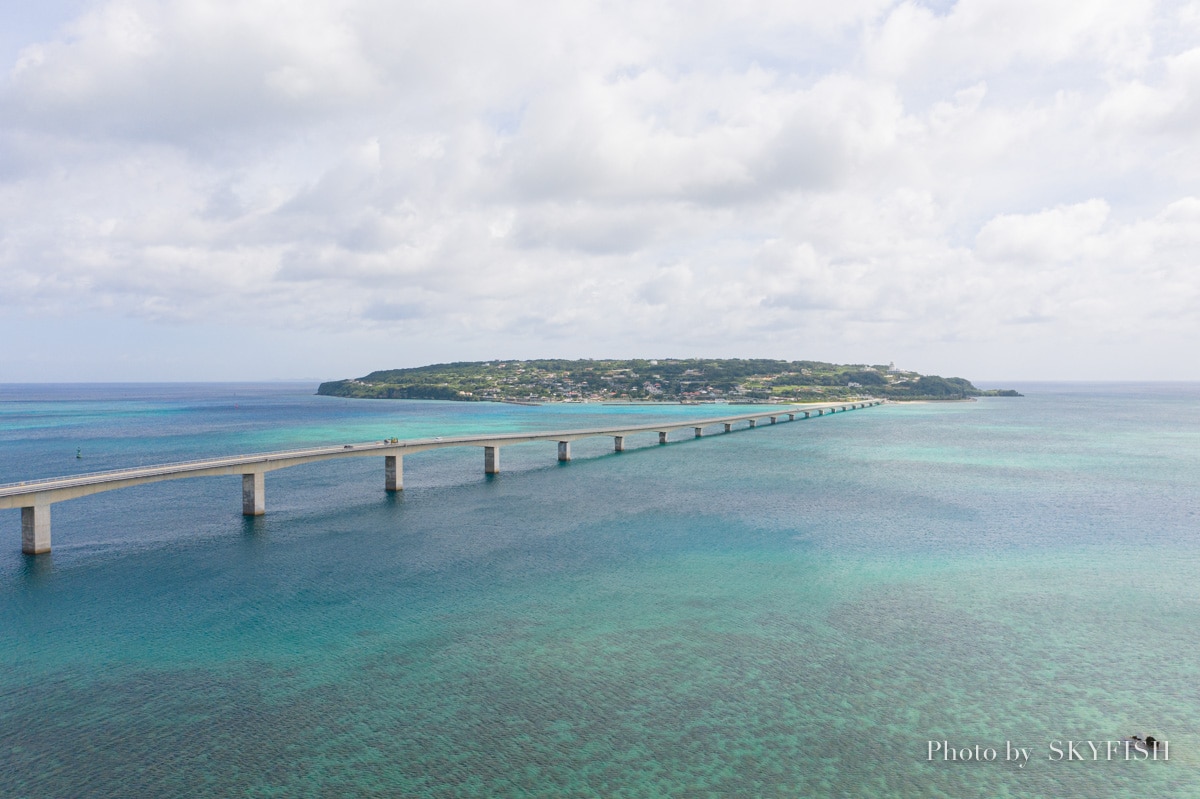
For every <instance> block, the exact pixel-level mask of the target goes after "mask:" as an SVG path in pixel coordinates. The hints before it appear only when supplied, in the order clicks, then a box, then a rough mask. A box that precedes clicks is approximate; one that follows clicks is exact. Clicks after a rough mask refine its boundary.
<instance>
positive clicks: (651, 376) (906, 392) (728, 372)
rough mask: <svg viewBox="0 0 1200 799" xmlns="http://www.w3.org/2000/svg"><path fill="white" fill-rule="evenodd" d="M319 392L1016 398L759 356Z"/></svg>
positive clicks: (590, 364)
mask: <svg viewBox="0 0 1200 799" xmlns="http://www.w3.org/2000/svg"><path fill="white" fill-rule="evenodd" d="M317 393H318V394H323V395H326V396H334V397H359V398H365V399H439V400H458V401H467V402H477V401H492V402H611V401H631V402H739V403H744V402H779V401H784V402H787V401H805V400H812V401H821V400H841V399H849V398H851V397H861V396H873V397H881V398H887V399H892V400H957V399H967V398H970V397H981V396H993V397H994V396H1001V397H1019V396H1021V395H1020V394H1018V393H1017V392H1016V391H1012V390H1003V391H1002V390H990V391H983V390H980V389H978V388H976V387H975V386H974V385H972V384H971V381H969V380H966V379H964V378H961V377H938V376H937V375H921V374H918V373H917V372H908V371H903V370H898V369H896V368H895V367H894V366H893V365H892V364H885V365H878V364H877V365H873V366H872V365H866V364H854V365H840V364H833V363H822V362H820V361H777V360H769V359H763V358H753V359H742V358H715V359H710V358H660V359H658V360H643V359H635V360H577V361H566V360H539V361H471V362H465V361H462V362H457V363H438V364H432V365H430V366H418V367H415V368H411V369H388V370H384V371H379V372H371V374H369V375H366V376H364V377H360V378H357V379H354V380H335V381H332V382H328V383H322V384H321V386H320V387H319V388H318V389H317Z"/></svg>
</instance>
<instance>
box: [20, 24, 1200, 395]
mask: <svg viewBox="0 0 1200 799" xmlns="http://www.w3.org/2000/svg"><path fill="white" fill-rule="evenodd" d="M0 59H3V61H4V63H3V65H0V382H63V381H160V380H161V381H175V380H258V379H268V380H273V379H289V378H295V379H338V378H346V377H354V376H359V375H362V374H365V373H366V372H369V371H372V370H375V369H387V368H397V367H403V366H416V365H421V364H427V363H435V362H441V361H451V360H490V359H496V358H504V359H512V358H539V357H542V358H544V357H559V358H633V357H646V358H664V357H768V358H787V359H809V360H823V361H833V362H839V363H873V364H875V363H888V362H894V363H895V364H896V366H897V367H901V368H905V369H913V370H917V371H920V372H923V373H936V374H942V375H959V376H963V377H967V378H970V379H975V380H977V381H982V382H985V383H986V382H987V381H989V380H992V381H1002V380H1005V379H1011V380H1050V379H1072V380H1087V379H1108V380H1198V379H1200V359H1196V358H1194V357H1192V354H1193V353H1194V352H1195V351H1196V349H1197V345H1198V344H1200V302H1198V300H1200V269H1198V268H1197V267H1198V266H1200V258H1198V256H1200V154H1198V150H1197V147H1198V145H1197V142H1200V2H1161V3H1160V2H1147V1H1145V0H1090V1H1089V2H1060V3H1046V2H1044V0H1037V1H1036V2H1034V1H1033V0H959V1H958V2H950V1H949V0H940V1H939V2H893V1H892V0H839V2H828V0H820V1H819V2H809V1H808V0H783V1H781V2H774V0H743V1H742V2H738V3H730V2H705V1H704V0H698V1H696V2H687V3H682V2H680V3H674V2H661V1H659V0H636V1H634V0H630V2H620V1H616V2H586V1H581V2H562V0H554V1H553V2H541V1H540V0H522V2H519V3H511V2H504V0H489V1H488V2H479V1H478V0H473V1H471V2H463V1H460V0H437V2H422V1H420V0H411V1H410V2H404V3H397V2H394V0H305V2H303V3H297V2H294V1H293V0H238V1H237V2H218V1H217V0H158V1H157V2H154V1H152V0H113V1H112V2H106V1H104V0H42V1H41V2H39V3H37V4H32V3H27V2H23V0H0Z"/></svg>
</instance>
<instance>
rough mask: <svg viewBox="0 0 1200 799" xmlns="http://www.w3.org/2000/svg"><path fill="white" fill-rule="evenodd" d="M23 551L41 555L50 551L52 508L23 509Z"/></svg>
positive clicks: (41, 506)
mask: <svg viewBox="0 0 1200 799" xmlns="http://www.w3.org/2000/svg"><path fill="white" fill-rule="evenodd" d="M21 551H22V552H24V553H25V554H26V555H41V554H43V553H45V552H49V551H50V506H49V505H33V506H31V507H28V508H21Z"/></svg>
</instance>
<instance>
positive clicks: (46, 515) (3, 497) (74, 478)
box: [0, 399, 883, 555]
mask: <svg viewBox="0 0 1200 799" xmlns="http://www.w3.org/2000/svg"><path fill="white" fill-rule="evenodd" d="M882 403H883V400H877V399H867V400H859V401H853V402H834V403H822V404H804V405H764V406H763V408H762V410H758V411H754V412H753V413H742V414H736V415H733V416H718V417H714V418H710V419H696V420H691V421H685V422H675V421H672V422H656V423H653V424H643V425H625V426H621V427H600V428H591V429H587V430H560V431H554V432H528V433H494V434H490V435H482V436H456V437H449V438H442V437H433V438H416V439H408V440H405V441H399V440H387V441H374V442H368V443H362V444H343V445H340V446H331V447H315V448H312V449H297V450H288V451H285V452H265V453H258V454H254V455H234V456H231V457H227V458H209V459H206V460H197V461H188V462H185V463H167V464H160V465H158V466H139V467H135V468H132V469H117V470H113V471H107V472H92V473H88V474H78V475H71V476H68V477H50V478H45V479H41V480H29V481H26V482H23V483H10V484H8V485H3V486H0V509H2V508H20V509H21V551H22V552H24V553H25V554H27V555H40V554H42V553H45V552H49V551H50V506H51V505H52V504H53V503H55V502H62V501H64V500H68V499H76V498H78V497H85V496H88V495H89V494H97V493H99V492H101V491H113V490H115V489H118V488H128V487H129V486H135V485H142V484H143V483H157V482H159V481H161V480H180V479H183V478H186V477H212V476H218V475H238V474H240V475H241V476H242V513H243V514H245V515H247V516H261V515H262V514H263V513H264V512H265V511H266V501H265V493H264V480H263V475H264V474H265V473H267V472H270V471H274V470H276V469H286V468H288V467H290V466H300V465H302V464H305V463H313V462H316V461H323V460H329V459H331V458H359V457H364V456H371V455H373V456H375V457H378V456H380V455H382V456H383V458H384V488H385V490H387V491H400V490H402V489H403V488H404V456H405V455H413V454H415V453H418V452H424V451H425V450H430V449H442V448H444V447H483V470H484V472H485V473H486V474H499V473H500V447H501V446H507V445H511V444H527V443H530V442H534V441H556V442H558V459H559V460H560V461H569V460H571V442H572V441H577V440H579V439H581V438H593V437H596V436H612V438H613V449H614V450H615V451H616V452H622V451H624V449H625V437H626V436H628V435H630V434H633V433H646V432H657V433H658V443H659V444H666V443H667V441H668V436H669V434H670V433H672V432H674V431H677V430H685V429H688V428H691V429H692V431H693V433H694V436H695V437H696V438H700V437H701V436H702V435H703V432H704V428H706V427H711V426H714V425H718V424H719V425H723V426H724V432H726V433H728V432H731V431H732V430H733V426H734V425H735V424H737V423H738V422H747V423H748V425H749V427H751V428H753V427H756V426H757V423H758V422H759V421H760V420H763V419H768V420H770V424H775V423H776V422H777V421H778V420H780V419H783V420H786V421H793V420H795V419H796V418H797V417H801V418H805V419H807V418H810V417H812V416H823V415H825V414H829V413H839V412H843V411H849V410H854V409H857V408H865V407H869V406H872V405H880V404H882Z"/></svg>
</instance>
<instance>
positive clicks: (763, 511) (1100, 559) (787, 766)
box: [0, 383, 1200, 799]
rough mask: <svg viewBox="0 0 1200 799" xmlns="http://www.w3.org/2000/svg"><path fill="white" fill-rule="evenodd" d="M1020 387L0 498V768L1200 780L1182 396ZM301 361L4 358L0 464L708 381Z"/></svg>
mask: <svg viewBox="0 0 1200 799" xmlns="http://www.w3.org/2000/svg"><path fill="white" fill-rule="evenodd" d="M1014 387H1015V388H1018V389H1019V390H1021V391H1022V392H1023V393H1024V394H1025V395H1026V396H1024V397H1022V398H985V399H981V400H979V401H975V402H958V403H928V404H892V405H886V406H882V407H876V408H867V409H862V410H857V411H853V412H849V413H845V414H836V415H834V416H827V417H823V418H816V419H811V420H805V421H800V420H798V421H796V422H792V423H786V424H779V425H775V426H766V425H762V426H759V427H758V428H757V429H755V430H738V431H735V432H734V433H731V434H727V435H710V436H707V437H705V438H703V439H700V440H692V439H690V438H688V439H686V440H685V438H684V436H683V435H682V434H679V440H678V441H677V442H673V443H671V444H668V445H666V446H659V445H658V444H657V439H656V437H655V436H654V434H646V435H645V436H640V437H631V438H630V439H629V440H628V441H627V446H628V447H629V449H628V450H627V451H626V452H623V453H613V452H612V451H611V449H612V441H611V439H607V438H604V439H594V440H589V441H582V442H576V443H575V444H574V445H573V447H572V450H573V453H572V454H573V455H574V460H573V461H572V462H571V463H569V464H559V463H558V462H557V461H556V451H555V447H554V445H553V444H552V443H548V444H528V445H520V446H513V447H507V448H505V449H504V450H503V458H502V463H501V467H502V473H501V474H500V475H498V476H493V477H488V476H485V475H484V474H483V463H482V461H483V456H482V453H481V452H480V451H479V450H478V449H456V450H443V451H438V452H429V453H423V454H418V455H415V456H409V457H407V458H405V464H404V467H405V475H404V477H405V490H404V491H403V492H402V493H401V494H398V495H388V494H386V493H385V492H384V491H383V464H382V459H381V458H359V459H346V460H338V461H329V462H323V463H318V464H312V465H308V466H302V467H297V468H294V469H288V470H283V471H278V472H272V473H269V474H268V475H267V477H266V506H267V514H266V515H265V516H263V517H259V518H244V517H243V516H242V515H241V483H240V478H238V477H213V478H201V479H191V480H180V481H173V482H165V483H157V484H153V485H147V486H140V487H135V488H130V489H124V490H120V491H113V492H109V493H104V494H98V495H94V496H92V497H87V498H82V499H77V500H72V501H68V502H63V503H59V504H56V505H55V506H54V511H53V526H54V529H53V536H54V538H53V541H54V551H53V553H52V554H50V555H43V556H37V557H30V556H24V555H22V554H21V552H20V513H19V511H15V510H5V511H0V796H5V797H31V798H36V799H43V798H44V797H176V796H178V797H197V796H213V797H218V796H246V797H326V796H330V797H332V796H337V797H680V796H682V797H787V798H788V799H794V798H795V797H923V798H927V797H955V798H956V799H962V797H1000V796H1003V797H1042V796H1079V797H1084V796H1086V797H1148V796H1154V797H1184V796H1200V754H1198V750H1197V745H1198V743H1200V736H1198V735H1197V731H1198V730H1200V657H1198V655H1200V645H1198V632H1197V631H1200V557H1198V555H1197V552H1198V548H1197V540H1196V539H1197V527H1198V524H1200V515H1198V514H1200V385H1196V384H1050V383H1043V384H1028V385H1016V386H1014ZM314 389H315V386H313V385H308V384H305V385H300V384H266V385H250V384H194V385H179V384H175V385H55V386H44V385H37V386H35V385H4V386H0V483H8V482H16V481H19V480H27V479H33V478H38V477H47V476H53V475H61V474H71V473H76V472H84V471H98V470H103V469H111V468H121V467H126V466H133V465H139V464H151V463H160V462H169V461H179V460H188V459H193V458H201V457H208V456H216V455H224V454H234V453H245V452H256V451H269V450H277V449H287V448H293V447H301V446H307V445H316V444H325V445H328V444H338V443H351V442H358V441H367V440H378V439H382V438H384V437H391V436H396V437H399V438H409V437H417V436H425V435H443V436H448V435H459V434H468V433H482V432H492V431H520V430H532V429H542V430H551V429H554V430H557V429H564V428H573V427H589V426H600V425H603V424H609V423H614V422H619V423H624V420H627V419H629V420H637V421H644V422H647V423H649V422H653V421H657V420H659V419H662V418H664V417H669V418H671V419H677V420H683V419H691V418H702V417H707V416H714V415H717V414H718V413H721V412H723V411H724V410H725V409H724V408H720V409H719V410H716V411H714V409H713V408H712V407H699V408H697V407H691V406H661V407H656V406H636V407H614V406H600V405H586V404H579V405H574V404H573V405H545V406H541V407H526V406H517V405H501V404H485V403H446V402H426V401H372V400H348V399H340V398H333V397H317V396H314V395H313V391H314ZM733 412H736V409H730V413H733ZM77 453H78V455H79V456H80V457H78V458H77V457H76V455H77ZM1133 734H1138V735H1142V736H1144V735H1147V734H1150V735H1154V736H1155V737H1157V738H1159V739H1162V740H1167V741H1169V750H1168V753H1167V757H1166V758H1165V759H1164V758H1163V757H1161V756H1160V757H1159V758H1158V759H1157V760H1151V759H1145V760H1143V759H1139V758H1138V757H1137V756H1136V752H1135V753H1134V755H1135V756H1133V757H1129V758H1126V757H1125V755H1124V752H1123V751H1122V750H1120V749H1118V750H1117V754H1116V755H1115V756H1113V755H1111V754H1110V755H1109V756H1108V757H1106V756H1105V753H1106V750H1105V744H1104V743H1103V742H1105V741H1115V740H1118V739H1120V738H1122V737H1123V736H1129V735H1133ZM1089 741H1090V742H1093V743H1095V744H1096V745H1097V746H1098V747H1099V749H1098V751H1099V754H1098V755H1094V750H1093V749H1092V748H1090V746H1089V745H1088V744H1087V742H1089ZM1069 743H1073V745H1074V748H1071V747H1070V746H1069ZM1056 749H1057V750H1058V751H1060V752H1062V753H1063V754H1064V755H1069V754H1071V753H1077V754H1078V755H1079V757H1078V758H1076V757H1070V758H1068V757H1067V756H1059V757H1057V758H1056V756H1055V751H1056ZM946 750H952V751H953V753H954V759H947V758H948V755H947V753H946ZM1022 751H1023V752H1025V753H1027V754H1028V759H1025V758H1024V757H1022V756H1021V755H1019V754H1018V755H1014V752H1018V753H1019V752H1022ZM1108 751H1110V752H1111V750H1108ZM964 752H966V753H967V754H968V755H970V759H967V758H966V757H965V756H963V754H964ZM989 752H991V753H993V754H994V759H989V758H988V753H989ZM977 757H978V759H977Z"/></svg>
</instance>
